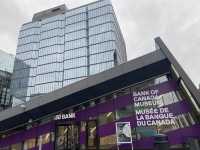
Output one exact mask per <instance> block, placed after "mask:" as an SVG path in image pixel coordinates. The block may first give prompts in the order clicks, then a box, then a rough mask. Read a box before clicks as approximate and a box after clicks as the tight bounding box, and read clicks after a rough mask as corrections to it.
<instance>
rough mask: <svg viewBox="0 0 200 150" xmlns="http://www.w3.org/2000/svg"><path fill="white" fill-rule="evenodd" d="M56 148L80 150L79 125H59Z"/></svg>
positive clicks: (57, 149) (60, 149) (59, 149)
mask: <svg viewBox="0 0 200 150" xmlns="http://www.w3.org/2000/svg"><path fill="white" fill-rule="evenodd" d="M55 147H56V150H78V149H79V128H78V125H74V124H70V125H59V126H57V135H56V146H55Z"/></svg>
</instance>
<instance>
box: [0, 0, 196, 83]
mask: <svg viewBox="0 0 200 150" xmlns="http://www.w3.org/2000/svg"><path fill="white" fill-rule="evenodd" d="M93 1H95V0H0V49H3V50H4V51H7V52H9V53H13V54H15V51H16V45H17V36H18V32H19V29H20V26H21V25H22V24H23V23H25V22H29V21H31V18H32V15H33V14H34V13H36V12H38V11H42V10H45V9H48V8H51V7H54V6H56V5H60V4H63V3H65V4H66V5H67V7H68V8H69V9H70V8H74V7H78V6H80V5H83V4H87V3H89V2H93ZM112 3H113V5H114V9H115V12H116V15H117V18H118V21H119V24H120V26H121V29H122V33H123V35H124V38H125V41H126V46H127V54H128V60H130V59H133V58H136V57H138V56H141V55H143V54H145V53H148V52H150V51H153V50H154V41H153V39H154V38H155V37H157V36H160V37H161V38H162V39H163V40H164V42H165V43H166V44H167V46H168V48H169V49H170V50H171V52H172V53H173V54H174V55H175V57H176V58H177V59H178V61H179V62H180V63H181V65H182V66H183V67H184V69H185V71H186V72H187V73H188V74H189V76H190V77H191V78H192V80H193V82H194V83H195V84H196V85H198V84H199V83H200V77H199V74H200V67H199V60H200V49H199V48H200V1H199V0H112Z"/></svg>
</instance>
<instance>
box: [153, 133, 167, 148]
mask: <svg viewBox="0 0 200 150" xmlns="http://www.w3.org/2000/svg"><path fill="white" fill-rule="evenodd" d="M154 150H169V143H168V137H167V135H165V134H157V135H156V136H155V137H154Z"/></svg>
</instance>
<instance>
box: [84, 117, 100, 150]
mask: <svg viewBox="0 0 200 150" xmlns="http://www.w3.org/2000/svg"><path fill="white" fill-rule="evenodd" d="M86 131H87V149H88V150H97V149H98V146H99V145H98V138H97V121H96V120H90V121H88V122H87V126H86Z"/></svg>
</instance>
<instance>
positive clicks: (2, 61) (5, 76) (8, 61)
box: [0, 50, 15, 110]
mask: <svg viewBox="0 0 200 150" xmlns="http://www.w3.org/2000/svg"><path fill="white" fill-rule="evenodd" d="M14 60H15V59H14V56H13V55H12V54H8V53H6V52H4V51H2V50H0V110H2V109H6V108H8V107H10V106H11V95H10V82H11V75H12V73H13V65H14Z"/></svg>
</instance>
